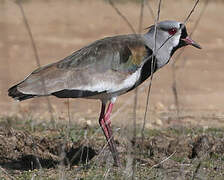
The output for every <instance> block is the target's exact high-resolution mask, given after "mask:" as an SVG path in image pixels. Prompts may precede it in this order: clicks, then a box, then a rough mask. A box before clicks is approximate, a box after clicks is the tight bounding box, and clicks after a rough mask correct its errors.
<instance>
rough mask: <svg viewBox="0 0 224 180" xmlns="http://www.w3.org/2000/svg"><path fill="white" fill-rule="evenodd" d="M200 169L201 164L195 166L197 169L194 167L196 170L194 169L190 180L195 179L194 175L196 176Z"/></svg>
mask: <svg viewBox="0 0 224 180" xmlns="http://www.w3.org/2000/svg"><path fill="white" fill-rule="evenodd" d="M200 167H201V162H199V163H198V165H197V167H196V169H195V171H194V173H193V176H192V180H194V179H195V177H196V175H197V173H198V170H199V169H200Z"/></svg>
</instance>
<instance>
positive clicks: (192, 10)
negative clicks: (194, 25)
mask: <svg viewBox="0 0 224 180" xmlns="http://www.w3.org/2000/svg"><path fill="white" fill-rule="evenodd" d="M199 1H200V0H197V1H196V2H195V4H194V7H193V8H192V9H191V12H190V13H189V14H188V16H187V18H186V19H185V21H184V25H185V24H186V23H187V21H188V20H189V18H190V17H191V14H192V13H193V12H194V10H195V8H196V6H197V5H198V3H199Z"/></svg>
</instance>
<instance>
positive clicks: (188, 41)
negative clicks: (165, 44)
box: [181, 36, 202, 49]
mask: <svg viewBox="0 0 224 180" xmlns="http://www.w3.org/2000/svg"><path fill="white" fill-rule="evenodd" d="M181 40H183V41H184V42H185V43H186V44H187V45H192V46H194V47H196V48H198V49H202V47H201V46H200V45H199V44H198V43H196V42H195V41H193V40H192V39H191V38H190V37H189V36H187V37H186V38H182V39H181Z"/></svg>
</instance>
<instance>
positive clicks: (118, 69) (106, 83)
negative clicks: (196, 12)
mask: <svg viewBox="0 0 224 180" xmlns="http://www.w3.org/2000/svg"><path fill="white" fill-rule="evenodd" d="M154 32H155V25H153V26H150V27H149V30H148V32H147V33H146V34H130V35H119V36H114V37H107V38H104V39H101V40H97V41H95V42H93V43H92V44H90V45H88V46H86V47H83V48H81V49H80V50H78V51H76V52H74V53H73V54H71V55H70V56H68V57H66V58H64V59H62V60H60V61H58V62H56V63H53V64H49V65H46V66H43V67H41V68H38V69H36V70H35V71H33V72H32V73H31V74H30V75H29V76H28V77H27V78H26V79H25V80H23V81H22V82H20V83H18V84H17V85H15V86H13V87H11V88H10V89H9V90H8V95H9V96H11V97H13V98H14V99H16V100H19V101H22V100H26V99H30V98H33V97H40V96H49V95H54V96H56V97H58V98H89V99H99V100H101V102H102V107H101V112H100V117H99V123H100V126H101V128H102V130H103V132H104V135H105V137H106V140H107V142H108V145H109V148H110V151H111V152H112V156H113V158H114V164H115V165H119V158H118V152H117V150H116V146H115V144H114V139H113V135H112V130H111V121H110V114H111V111H112V108H113V104H114V103H115V100H116V98H117V96H119V95H121V94H124V93H127V92H128V91H130V90H132V89H134V88H135V87H137V86H138V85H140V84H141V83H142V82H144V81H145V80H146V79H147V78H148V77H149V76H150V75H151V70H152V71H153V72H155V71H157V70H158V69H159V68H161V67H163V66H164V65H165V64H167V63H168V62H169V60H170V58H171V56H172V55H173V53H174V52H175V51H176V50H177V49H178V48H180V47H183V46H186V45H192V46H194V47H196V48H199V49H200V48H201V47H200V46H199V45H198V44H197V43H196V42H194V41H193V40H192V39H190V37H189V36H188V34H187V30H186V27H185V25H184V24H182V23H180V22H176V21H162V22H159V23H158V24H157V35H156V36H154ZM154 37H156V41H155V40H154ZM155 42H156V45H155ZM154 47H156V49H155V48H154ZM153 49H154V53H153ZM152 61H153V62H154V63H152ZM152 66H153V67H152ZM107 103H109V105H108V107H107V110H106V112H105V109H106V104H107Z"/></svg>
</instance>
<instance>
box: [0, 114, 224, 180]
mask: <svg viewBox="0 0 224 180" xmlns="http://www.w3.org/2000/svg"><path fill="white" fill-rule="evenodd" d="M0 123H1V129H0V135H1V139H0V154H1V157H0V165H1V174H0V177H1V178H3V179H4V178H5V179H10V177H14V178H15V177H17V178H18V179H31V178H34V177H35V179H40V178H43V179H74V178H76V179H103V178H106V179H125V178H131V176H132V175H133V162H134V160H135V161H136V163H135V174H134V175H133V176H134V177H135V178H140V179H149V178H151V179H164V178H165V179H173V178H174V179H176V178H180V179H205V178H209V179H221V178H222V177H223V175H224V173H223V172H224V155H223V154H224V135H223V134H224V133H223V132H224V129H223V128H208V129H203V128H198V127H197V128H184V127H173V128H167V129H160V130H152V129H146V131H145V140H144V142H143V143H142V141H141V138H138V136H137V140H136V144H135V147H136V148H135V150H134V151H132V152H129V151H128V149H127V147H128V144H132V142H131V141H129V140H128V137H122V138H121V137H116V138H115V139H116V142H117V146H118V149H119V153H120V158H121V161H122V166H121V167H120V168H117V167H113V165H112V158H111V156H110V152H109V151H108V149H107V148H105V140H104V137H103V134H102V133H101V132H98V131H97V130H96V129H97V128H96V127H94V126H93V127H91V126H82V125H78V124H72V127H70V132H69V133H68V131H67V126H66V124H61V125H58V126H57V128H56V129H52V128H50V124H45V125H44V126H43V124H36V125H35V126H33V125H32V123H31V121H30V120H24V119H23V120H22V119H19V118H17V117H4V118H1V121H0ZM137 134H140V130H139V129H137ZM93 135H94V138H90V137H92V136H93Z"/></svg>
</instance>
